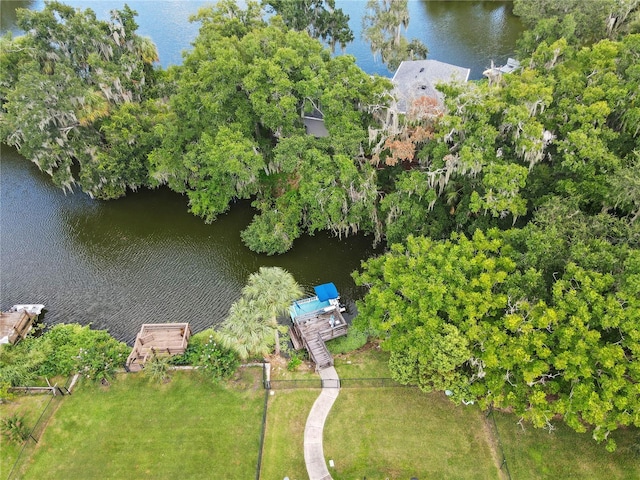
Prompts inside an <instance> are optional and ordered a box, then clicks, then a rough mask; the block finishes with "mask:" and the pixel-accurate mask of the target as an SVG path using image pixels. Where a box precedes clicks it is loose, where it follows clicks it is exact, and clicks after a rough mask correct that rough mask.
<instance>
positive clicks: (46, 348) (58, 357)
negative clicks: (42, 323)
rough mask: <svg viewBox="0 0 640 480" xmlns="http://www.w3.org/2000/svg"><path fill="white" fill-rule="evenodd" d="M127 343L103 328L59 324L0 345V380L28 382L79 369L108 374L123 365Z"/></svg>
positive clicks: (100, 376)
mask: <svg viewBox="0 0 640 480" xmlns="http://www.w3.org/2000/svg"><path fill="white" fill-rule="evenodd" d="M128 352H129V347H127V345H126V344H125V343H122V342H119V341H117V340H116V339H115V338H113V337H111V335H109V333H108V332H107V331H105V330H91V328H90V327H89V326H84V327H83V326H81V325H78V324H66V325H65V324H59V325H55V326H54V327H52V328H51V329H50V330H48V331H47V332H45V333H43V334H42V335H41V336H39V337H27V338H26V339H25V340H23V341H22V342H20V343H18V344H17V345H3V346H2V347H0V365H1V366H0V383H2V382H6V383H9V384H10V385H12V386H20V385H29V384H30V383H32V382H33V381H34V380H36V379H37V377H53V376H57V375H63V376H66V375H70V374H72V373H75V372H80V373H83V374H84V375H86V376H87V377H89V378H91V379H94V380H104V379H108V378H111V376H112V375H113V374H114V373H115V370H116V368H118V367H120V366H122V365H124V363H125V361H126V358H127V354H128Z"/></svg>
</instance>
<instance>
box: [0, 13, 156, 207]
mask: <svg viewBox="0 0 640 480" xmlns="http://www.w3.org/2000/svg"><path fill="white" fill-rule="evenodd" d="M135 15H136V13H135V12H134V11H133V10H131V9H130V8H129V7H126V6H125V7H124V8H123V10H121V11H113V12H112V14H111V21H109V22H105V21H100V20H97V19H96V17H95V14H94V13H93V11H91V10H85V11H80V10H75V9H73V8H71V7H68V6H66V5H63V4H61V3H58V2H48V3H46V5H45V8H44V10H42V11H41V12H36V11H31V10H25V9H21V10H19V13H18V25H19V26H20V28H22V29H23V30H24V31H25V32H26V35H24V36H22V37H19V38H16V39H15V40H12V39H10V38H3V39H2V40H1V41H2V49H1V50H0V66H1V67H2V68H0V99H1V101H2V109H3V111H2V116H1V117H0V138H1V139H2V141H3V142H6V143H7V144H9V145H13V146H15V147H16V148H17V149H18V150H19V151H20V153H21V154H22V155H24V156H25V157H27V158H28V159H30V160H31V161H33V162H34V163H36V165H38V167H39V168H40V169H41V170H42V171H45V172H47V173H48V174H49V175H51V177H52V178H53V180H54V182H55V183H56V184H57V185H59V186H61V187H63V188H65V189H71V188H72V187H73V186H74V185H76V184H79V185H80V186H81V187H82V189H83V190H84V191H86V192H88V193H90V194H91V195H93V196H96V197H100V198H115V197H119V196H121V195H124V193H125V192H126V189H127V188H133V189H135V188H137V187H139V186H141V185H145V184H147V183H148V178H147V171H148V168H147V158H146V156H147V153H148V152H149V150H150V149H151V148H152V147H153V146H154V144H155V141H154V139H153V136H152V134H151V127H152V125H153V124H154V123H155V122H156V117H158V116H160V117H161V116H162V114H163V109H162V107H161V106H159V105H157V104H155V103H154V101H153V100H152V99H151V98H150V96H149V92H150V89H151V88H152V87H153V85H154V83H155V77H156V75H155V73H154V71H153V69H152V63H153V62H154V61H156V60H157V58H158V54H157V51H156V48H155V45H153V43H151V41H150V40H148V39H145V38H142V37H140V36H138V35H136V29H137V25H136V23H135V20H134V18H135ZM75 171H78V172H79V173H78V174H77V175H74V173H73V172H75Z"/></svg>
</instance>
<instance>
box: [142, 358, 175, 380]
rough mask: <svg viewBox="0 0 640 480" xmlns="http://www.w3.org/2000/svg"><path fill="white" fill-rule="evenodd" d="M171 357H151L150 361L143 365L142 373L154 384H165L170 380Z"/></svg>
mask: <svg viewBox="0 0 640 480" xmlns="http://www.w3.org/2000/svg"><path fill="white" fill-rule="evenodd" d="M170 368H171V357H166V356H165V357H159V356H157V355H155V354H154V355H153V357H151V360H149V361H148V362H146V363H145V364H144V373H145V374H147V375H148V376H149V377H151V379H152V380H155V381H156V382H161V383H162V382H166V381H168V380H169V379H170V376H169V369H170Z"/></svg>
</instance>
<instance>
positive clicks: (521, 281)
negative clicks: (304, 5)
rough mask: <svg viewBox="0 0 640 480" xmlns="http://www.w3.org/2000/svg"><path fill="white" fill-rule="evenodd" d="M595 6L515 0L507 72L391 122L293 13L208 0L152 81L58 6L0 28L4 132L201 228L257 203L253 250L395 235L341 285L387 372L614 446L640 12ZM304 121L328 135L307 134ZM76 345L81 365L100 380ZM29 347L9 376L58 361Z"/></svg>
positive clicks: (637, 161) (633, 355) (67, 174)
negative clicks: (515, 53)
mask: <svg viewBox="0 0 640 480" xmlns="http://www.w3.org/2000/svg"><path fill="white" fill-rule="evenodd" d="M267 3H268V4H269V5H270V6H271V7H272V8H274V9H275V10H276V11H277V10H278V8H284V7H285V4H286V2H284V3H281V2H267ZM373 3H374V2H372V4H373ZM589 3H590V5H592V6H594V10H593V11H591V10H589V15H587V16H585V15H584V14H582V13H581V12H582V11H583V10H582V2H579V1H571V2H554V1H545V2H525V1H520V0H515V2H514V4H515V8H516V11H519V12H520V14H521V15H522V18H523V20H524V21H525V23H527V24H528V25H529V27H530V30H528V31H527V32H525V35H524V36H523V38H522V39H521V41H520V60H521V62H522V65H523V68H522V69H521V70H520V71H518V72H515V73H513V74H511V75H504V76H501V77H495V78H492V79H491V80H490V81H481V82H472V83H470V84H467V85H448V86H440V87H439V88H440V89H441V91H442V92H443V94H444V95H445V102H444V105H438V104H437V102H435V100H424V99H423V100H418V101H416V102H415V103H414V104H413V105H412V106H411V108H410V111H409V112H407V114H406V115H398V111H397V108H396V107H397V105H395V104H394V101H393V100H392V98H391V96H390V95H389V89H390V86H391V85H390V83H389V81H388V80H387V79H383V78H380V77H371V76H369V75H367V74H366V73H365V72H363V71H362V70H360V69H359V68H358V67H357V66H356V65H355V61H354V59H353V58H352V57H349V56H342V55H338V56H332V55H331V53H330V51H329V50H328V49H325V48H323V46H322V44H321V43H319V42H318V41H317V39H314V38H313V37H312V36H309V35H308V32H307V31H304V29H301V28H300V27H299V26H298V27H295V25H293V24H294V23H295V22H294V17H295V15H293V16H292V12H291V11H287V12H284V11H283V12H282V13H283V16H282V17H281V16H279V15H273V16H265V15H264V12H263V11H262V9H261V7H260V5H258V4H257V3H254V2H247V3H246V8H244V9H243V8H240V7H239V6H238V5H237V4H236V3H235V2H231V1H227V0H221V1H220V2H219V3H218V4H217V5H216V6H214V7H211V8H208V9H204V10H202V11H201V12H200V13H199V14H198V15H197V17H196V19H195V20H196V21H198V22H200V24H201V30H200V34H199V36H198V38H197V39H196V40H195V42H194V46H193V50H192V51H190V52H189V53H188V54H187V55H186V56H185V60H184V64H183V65H182V66H179V67H175V68H172V69H169V70H168V71H162V70H161V69H155V68H154V67H153V61H154V60H155V59H156V52H155V48H154V46H153V45H152V44H151V43H150V42H149V41H147V40H144V39H142V38H141V37H139V36H137V35H136V33H135V31H136V28H137V26H136V24H135V20H134V19H135V13H134V12H133V11H131V10H130V9H128V8H125V9H123V10H122V11H120V12H114V15H113V18H112V19H111V22H102V21H98V20H96V18H95V15H93V13H92V12H91V11H85V12H79V11H75V10H74V9H71V8H68V7H65V6H64V5H62V4H60V3H58V2H51V3H48V4H47V6H46V7H45V9H44V11H43V12H29V11H23V12H22V13H20V14H19V24H20V27H21V28H22V29H23V30H25V31H26V32H27V35H25V36H24V37H20V38H16V39H11V38H3V39H2V40H1V41H2V49H1V53H0V67H2V68H1V69H0V72H1V73H0V103H1V104H2V109H3V110H2V117H1V118H0V136H1V139H2V141H3V142H5V143H8V144H10V145H13V146H15V147H16V148H18V150H19V151H20V152H21V153H22V154H23V155H24V156H25V157H27V158H28V159H30V160H31V161H33V162H35V163H36V164H37V165H38V166H39V167H40V169H41V170H43V171H45V172H47V173H48V174H49V175H51V177H52V179H53V181H54V182H55V183H56V184H58V185H59V186H61V187H63V188H65V189H69V188H71V187H72V186H74V185H79V186H80V187H81V188H82V189H83V190H84V191H86V192H88V193H90V194H92V195H94V196H96V197H99V198H105V199H108V198H117V197H119V196H122V195H124V194H125V193H126V192H127V191H129V190H135V189H137V188H138V187H142V186H147V187H155V186H159V185H167V186H169V187H170V188H171V189H173V190H175V191H177V192H180V193H182V194H185V195H186V196H187V197H188V199H189V208H190V210H191V211H192V212H193V213H194V214H196V215H198V216H200V217H202V218H203V219H204V220H205V221H213V220H215V218H216V216H217V215H219V214H221V213H223V212H225V211H226V210H227V209H228V208H230V204H231V203H232V202H233V201H234V200H235V199H238V198H245V199H249V198H250V199H251V200H252V201H253V206H254V207H255V208H256V209H257V212H258V213H257V215H256V216H255V217H254V218H253V220H252V222H251V223H250V225H249V226H248V227H247V228H246V230H244V231H243V233H242V239H243V241H244V242H245V244H246V245H247V246H248V247H249V248H251V249H252V250H254V251H257V252H262V253H267V254H276V253H282V252H285V251H287V250H288V249H290V248H291V246H292V245H293V242H294V241H295V240H296V239H297V238H299V237H300V236H301V235H302V234H303V233H305V232H306V233H308V234H313V233H314V232H316V231H318V230H326V231H330V232H331V233H332V234H334V235H336V236H339V237H343V236H347V235H352V234H356V233H362V232H364V233H367V234H370V235H371V237H372V238H373V239H374V242H376V243H380V242H386V245H387V246H388V250H387V252H386V253H384V254H383V255H381V256H379V257H377V258H372V259H369V260H368V261H366V262H365V263H364V264H363V265H362V268H361V270H360V271H359V272H357V273H355V274H354V278H355V281H356V283H357V284H358V285H359V286H362V287H364V288H366V289H367V293H366V295H365V296H364V298H363V300H362V301H361V302H360V303H359V304H358V310H359V315H358V318H357V319H356V321H355V326H356V327H357V328H358V329H360V331H361V332H366V334H367V335H375V336H377V337H379V338H380V340H381V347H382V349H384V350H386V351H387V352H389V353H390V356H389V369H390V375H391V376H393V378H394V379H396V380H397V381H399V382H402V383H405V384H408V385H416V386H418V387H419V388H420V389H421V390H422V391H423V392H425V393H429V392H442V391H446V390H448V391H450V392H451V399H452V400H453V401H454V402H457V403H458V404H460V403H462V402H467V401H470V400H473V401H475V402H476V404H477V405H480V406H481V407H482V408H483V409H489V408H492V407H497V408H501V409H505V410H509V411H512V412H514V413H515V414H516V416H517V418H518V419H523V421H526V422H527V423H526V424H527V425H534V426H535V427H541V428H544V429H546V430H549V431H551V432H553V431H556V430H557V429H558V423H562V422H564V424H565V425H567V426H569V427H570V428H571V429H573V430H575V431H576V432H588V435H589V436H591V437H593V438H594V439H595V440H596V441H597V442H601V443H602V444H603V445H605V446H606V448H607V450H609V451H611V452H613V451H615V450H616V448H617V447H618V446H623V445H624V450H625V452H626V451H627V450H629V448H631V447H629V445H630V444H631V443H632V442H631V443H629V442H628V441H626V440H624V441H621V442H620V443H618V441H617V440H616V439H617V438H624V435H626V434H627V433H628V434H629V435H635V434H636V432H637V427H638V426H640V397H639V396H638V392H637V385H638V384H639V383H640V358H639V355H640V337H639V336H638V324H639V322H640V221H639V219H640V128H639V125H640V95H639V93H638V92H640V70H639V68H638V65H639V64H640V62H639V61H640V34H639V33H638V32H640V1H637V0H628V1H624V2H623V1H620V0H599V1H590V2H589ZM560 4H562V9H558V8H556V5H560ZM595 6H597V8H595ZM529 7H530V8H529ZM623 7H624V8H623ZM319 11H320V12H321V11H324V10H321V9H320V10H319ZM285 13H287V14H288V15H289V16H287V15H285ZM312 16H313V15H311V17H312ZM325 20H326V19H325ZM405 21H408V20H406V19H404V18H401V19H398V22H399V24H398V28H399V27H400V25H401V24H403V23H404V22H405ZM326 25H327V24H325V27H326ZM291 26H293V27H294V28H293V29H292V28H290V27H291ZM317 28H320V29H321V27H320V24H319V25H318V27H317ZM300 30H303V31H300ZM321 30H322V29H321ZM344 33H345V32H341V38H347V37H348V36H342V35H343V34H344ZM318 36H320V37H321V38H323V37H322V33H320V34H319V35H318ZM341 41H342V40H340V39H337V42H338V43H340V42H341ZM89 45H90V46H91V47H89ZM374 49H375V47H374ZM378 50H379V49H378ZM301 112H304V113H308V114H310V113H314V112H315V113H316V114H320V115H321V116H322V117H323V119H324V124H325V127H326V128H327V131H328V133H329V137H325V138H315V137H312V136H309V135H306V132H305V128H304V125H303V121H302V119H301V115H300V114H301ZM247 312H249V310H247V311H245V310H243V311H242V312H241V313H242V315H240V316H241V317H242V316H243V315H245V316H246V314H248V313H247ZM250 312H253V310H251V311H250ZM232 314H233V312H232ZM230 317H231V319H232V320H233V315H230ZM268 318H269V319H271V320H272V319H273V316H272V315H269V316H268ZM236 320H237V319H236ZM237 324H238V323H237V322H236V325H237ZM252 325H254V326H256V328H260V329H261V331H262V333H263V334H264V333H270V334H273V333H274V331H273V327H274V324H273V322H271V325H270V326H269V325H265V324H264V323H260V322H253V323H252ZM275 333H277V330H276V332H275ZM261 338H267V336H266V335H262V336H261ZM269 341H271V340H269ZM273 342H275V345H278V343H279V342H278V340H277V337H276V336H274V340H273ZM342 342H343V343H347V342H353V344H352V345H356V344H358V343H359V337H358V334H357V333H356V334H352V337H351V338H349V339H345V340H343V341H342ZM26 344H27V345H28V344H29V343H28V342H26ZM337 345H340V344H337ZM72 346H73V348H76V346H77V345H75V344H73V345H72ZM59 348H60V350H62V351H64V350H65V348H66V347H65V346H64V345H63V344H62V343H61V344H60V346H59ZM69 348H71V347H69ZM335 348H336V351H340V347H338V346H336V347H335ZM114 351H117V348H115V347H114ZM7 352H9V353H10V352H11V350H6V351H5V349H4V348H3V350H2V352H1V353H2V355H6V354H7ZM39 352H40V353H39ZM52 352H53V353H56V352H57V350H56V349H54V350H52ZM260 352H261V353H262V352H263V350H260ZM85 353H86V354H87V358H86V362H84V363H83V365H82V368H85V369H86V373H88V374H89V375H90V376H92V377H96V378H97V379H108V377H110V376H111V375H112V371H113V367H114V363H113V362H112V361H109V360H107V361H105V359H104V358H103V357H99V356H98V357H96V351H95V350H89V351H88V352H85V351H83V352H82V354H81V355H80V356H79V357H84V356H85ZM38 355H40V357H39V356H38ZM25 358H26V360H28V361H25V362H23V364H20V363H19V362H17V361H15V357H14V359H13V360H12V361H11V362H10V368H9V369H7V368H4V367H3V372H2V374H3V375H4V376H5V377H4V378H10V379H11V380H9V381H7V380H4V382H5V384H6V383H9V384H14V385H15V384H16V382H17V378H18V376H19V375H23V376H28V375H36V374H43V373H42V369H41V366H42V365H44V367H42V368H45V367H47V363H46V362H47V361H49V362H50V359H49V358H41V350H38V349H35V350H33V352H31V351H30V352H29V354H28V355H27V356H26V357H25ZM74 362H76V359H75V357H74V360H73V362H71V361H70V363H69V364H65V366H66V367H68V368H69V369H71V368H77V367H78V366H79V365H76V363H77V362H76V363H74ZM25 365H31V366H33V368H32V367H30V368H29V369H26V370H25V368H24V366H25ZM0 381H3V380H2V379H1V378H0ZM394 392H396V391H395V390H394ZM398 392H399V391H398ZM396 394H399V393H397V392H396V393H394V394H393V395H396ZM411 395H413V394H411ZM424 398H439V397H437V395H434V394H433V393H431V394H430V395H429V396H428V397H424ZM365 401H366V400H365ZM411 401H413V400H411ZM356 403H357V402H356ZM381 405H384V402H381ZM372 408H373V407H372ZM452 408H453V407H452ZM474 408H477V407H474ZM347 410H348V409H347ZM381 414H382V413H381ZM389 417H394V419H395V420H396V421H400V420H399V418H400V417H399V415H398V414H393V415H389ZM395 417H398V418H397V419H396V418H395ZM427 430H428V429H427ZM435 430H436V429H434V431H435ZM618 430H619V432H620V434H621V435H622V437H618V436H617V435H616V433H617V431H618ZM562 431H563V432H564V430H562ZM580 438H585V436H582V437H580ZM434 443H435V444H437V442H434ZM452 444H455V442H453V443H452ZM461 445H462V444H461ZM627 447H628V448H627ZM464 448H469V445H467V446H466V447H464ZM464 448H463V451H464ZM532 451H535V449H532ZM625 452H620V453H618V455H626V454H627V453H625ZM611 458H612V459H613V458H618V457H611ZM620 458H622V457H620ZM582 461H584V462H587V463H588V462H589V461H591V459H589V458H587V459H582ZM349 463H353V465H354V468H359V467H358V465H357V460H346V462H345V464H349ZM538 466H539V465H538ZM347 468H348V467H347ZM522 468H523V470H524V471H526V470H527V468H529V467H527V466H523V467H522ZM425 469H426V470H425V471H426V472H429V467H425ZM347 471H348V470H345V472H347ZM562 471H565V470H562ZM525 475H526V473H525Z"/></svg>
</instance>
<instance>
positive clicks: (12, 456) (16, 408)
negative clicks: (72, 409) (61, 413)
mask: <svg viewBox="0 0 640 480" xmlns="http://www.w3.org/2000/svg"><path fill="white" fill-rule="evenodd" d="M50 400H51V395H45V394H42V395H40V394H38V395H21V396H18V397H16V398H15V401H11V402H8V403H3V404H0V418H7V417H9V416H11V415H13V414H17V415H18V416H21V417H24V420H25V422H26V424H27V425H28V426H29V429H30V430H31V429H33V427H34V426H35V424H36V422H37V421H38V418H39V417H40V415H41V414H42V412H43V411H44V408H45V407H46V405H47V404H48V403H49V401H50ZM54 401H55V399H54ZM54 407H55V405H51V408H54ZM21 450H22V444H19V445H18V444H15V443H12V442H9V441H8V440H7V439H6V438H5V436H4V435H2V436H0V473H1V475H2V479H3V480H4V479H5V478H6V477H7V476H8V475H9V473H10V472H11V469H12V468H13V465H14V464H15V462H16V460H17V459H18V455H19V454H20V451H21Z"/></svg>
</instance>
